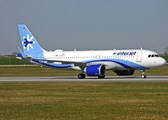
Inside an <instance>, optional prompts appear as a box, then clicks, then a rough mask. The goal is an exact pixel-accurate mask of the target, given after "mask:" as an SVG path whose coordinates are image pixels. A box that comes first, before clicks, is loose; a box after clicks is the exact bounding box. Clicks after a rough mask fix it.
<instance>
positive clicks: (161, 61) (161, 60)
mask: <svg viewBox="0 0 168 120" xmlns="http://www.w3.org/2000/svg"><path fill="white" fill-rule="evenodd" d="M159 64H160V66H164V65H165V64H166V60H165V59H164V58H160V60H159Z"/></svg>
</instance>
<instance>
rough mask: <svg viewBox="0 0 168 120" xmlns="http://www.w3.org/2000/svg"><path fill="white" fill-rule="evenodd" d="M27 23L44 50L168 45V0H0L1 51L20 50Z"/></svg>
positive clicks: (158, 48) (156, 48) (161, 48)
mask: <svg viewBox="0 0 168 120" xmlns="http://www.w3.org/2000/svg"><path fill="white" fill-rule="evenodd" d="M18 24H26V25H27V27H28V28H29V30H30V31H31V32H32V33H33V35H34V37H35V38H36V40H38V42H39V43H40V45H41V46H42V47H43V48H44V49H46V50H55V49H58V48H61V49H63V50H73V49H77V50H100V49H103V50H104V49H113V48H116V49H135V48H138V49H139V48H140V47H143V48H144V49H149V50H153V51H155V52H157V53H159V54H160V53H163V52H164V48H166V47H167V46H168V0H0V53H3V54H11V53H12V52H19V51H18V50H17V47H18V46H19V47H21V42H20V36H19V32H18V28H17V25H18Z"/></svg>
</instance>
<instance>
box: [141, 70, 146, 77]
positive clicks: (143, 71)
mask: <svg viewBox="0 0 168 120" xmlns="http://www.w3.org/2000/svg"><path fill="white" fill-rule="evenodd" d="M141 78H146V75H145V70H142V75H141Z"/></svg>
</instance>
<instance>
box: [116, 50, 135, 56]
mask: <svg viewBox="0 0 168 120" xmlns="http://www.w3.org/2000/svg"><path fill="white" fill-rule="evenodd" d="M135 54H136V51H135V52H118V53H117V55H135Z"/></svg>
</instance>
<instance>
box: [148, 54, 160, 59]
mask: <svg viewBox="0 0 168 120" xmlns="http://www.w3.org/2000/svg"><path fill="white" fill-rule="evenodd" d="M150 57H159V55H157V54H152V55H148V58H150Z"/></svg>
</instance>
